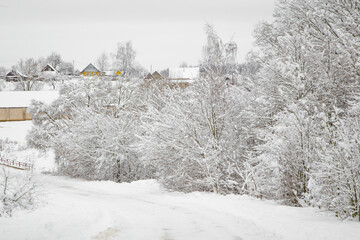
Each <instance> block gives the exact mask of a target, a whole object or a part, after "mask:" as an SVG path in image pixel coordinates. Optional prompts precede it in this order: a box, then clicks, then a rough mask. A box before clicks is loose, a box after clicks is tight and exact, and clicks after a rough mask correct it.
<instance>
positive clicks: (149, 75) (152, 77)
mask: <svg viewBox="0 0 360 240" xmlns="http://www.w3.org/2000/svg"><path fill="white" fill-rule="evenodd" d="M145 79H155V77H154V76H153V75H152V74H151V73H148V74H147V75H146V77H145Z"/></svg>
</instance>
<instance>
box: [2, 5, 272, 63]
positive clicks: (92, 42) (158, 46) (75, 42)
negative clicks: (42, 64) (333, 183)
mask: <svg viewBox="0 0 360 240" xmlns="http://www.w3.org/2000/svg"><path fill="white" fill-rule="evenodd" d="M273 9H274V1H273V0H56V1H54V0H0V66H5V67H11V66H12V65H14V64H16V62H17V61H18V60H19V59H20V58H30V57H33V58H38V57H41V56H43V57H46V56H48V55H50V54H51V52H57V53H59V54H60V55H61V56H62V58H63V60H65V61H69V62H70V61H73V60H74V61H75V68H78V69H79V70H82V69H83V68H84V67H85V66H86V65H87V64H88V63H90V62H92V63H94V62H95V60H96V58H97V57H98V56H99V55H100V54H101V53H102V52H104V51H105V52H107V53H108V54H110V53H115V51H116V45H117V43H118V42H124V41H129V40H131V41H132V42H133V46H134V48H135V50H136V52H137V57H136V59H137V61H138V62H139V63H140V64H141V65H143V66H144V67H145V68H147V69H149V68H150V65H152V67H153V70H162V69H165V68H167V67H177V66H178V65H179V64H180V63H182V62H186V63H188V64H193V65H194V64H198V62H199V59H200V58H201V49H202V46H203V45H204V44H205V34H204V25H205V23H211V24H213V25H214V26H215V29H216V31H217V33H218V34H219V35H220V37H221V38H222V39H223V40H224V41H225V42H226V41H229V40H234V41H236V42H237V44H238V47H239V51H238V61H239V62H241V61H243V59H244V57H245V55H246V53H247V52H248V51H250V50H251V48H252V42H253V37H252V31H253V29H254V27H255V25H256V24H257V23H258V22H259V21H271V20H272V12H273Z"/></svg>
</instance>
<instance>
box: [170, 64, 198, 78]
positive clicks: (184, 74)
mask: <svg viewBox="0 0 360 240" xmlns="http://www.w3.org/2000/svg"><path fill="white" fill-rule="evenodd" d="M199 72H200V70H199V68H198V67H187V68H169V78H170V79H172V78H177V79H197V78H199Z"/></svg>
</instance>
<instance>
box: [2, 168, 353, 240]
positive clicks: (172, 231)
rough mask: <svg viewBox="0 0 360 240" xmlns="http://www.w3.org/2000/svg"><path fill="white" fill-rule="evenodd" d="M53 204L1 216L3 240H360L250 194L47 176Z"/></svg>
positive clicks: (331, 222) (329, 220)
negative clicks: (170, 189)
mask: <svg viewBox="0 0 360 240" xmlns="http://www.w3.org/2000/svg"><path fill="white" fill-rule="evenodd" d="M38 180H39V181H40V182H41V183H42V191H43V193H45V194H46V198H47V200H46V201H47V204H46V205H44V206H42V207H40V208H38V209H37V210H35V211H32V212H18V213H17V214H16V215H15V216H14V217H12V218H0V233H1V234H0V236H1V237H0V238H1V239H12V240H16V239H19V240H20V239H34V240H35V239H36V240H40V239H46V240H48V239H72V240H75V239H186V240H190V239H204V240H209V239H224V240H226V239H229V240H239V239H292V240H294V239H304V240H305V239H314V240H320V239H324V240H325V239H339V240H340V239H341V240H345V239H354V240H355V239H359V236H360V226H359V223H356V222H348V221H344V222H341V221H340V220H338V219H336V218H334V217H332V216H326V214H321V213H318V212H316V211H315V210H314V209H311V208H294V207H286V206H280V205H278V204H276V203H274V202H272V201H261V200H258V199H253V198H249V197H245V196H233V195H230V196H220V195H216V194H210V193H191V194H183V193H177V192H173V193H170V192H167V191H165V190H163V189H161V188H160V186H159V185H158V183H157V182H156V181H154V180H146V181H138V182H134V183H130V184H127V183H123V184H116V183H113V182H87V181H82V180H75V179H67V178H64V177H54V176H46V175H39V176H38Z"/></svg>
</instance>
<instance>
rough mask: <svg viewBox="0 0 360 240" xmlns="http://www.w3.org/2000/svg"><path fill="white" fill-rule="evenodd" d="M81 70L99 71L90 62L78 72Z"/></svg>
mask: <svg viewBox="0 0 360 240" xmlns="http://www.w3.org/2000/svg"><path fill="white" fill-rule="evenodd" d="M83 72H100V70H99V69H98V68H97V67H95V66H94V65H93V64H92V63H90V64H89V65H87V66H86V68H84V70H82V71H81V72H80V73H83Z"/></svg>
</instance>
